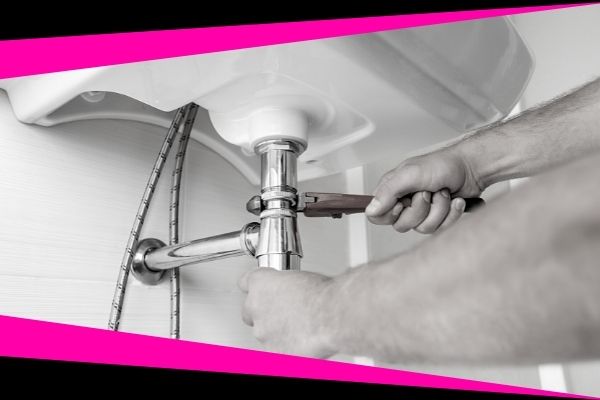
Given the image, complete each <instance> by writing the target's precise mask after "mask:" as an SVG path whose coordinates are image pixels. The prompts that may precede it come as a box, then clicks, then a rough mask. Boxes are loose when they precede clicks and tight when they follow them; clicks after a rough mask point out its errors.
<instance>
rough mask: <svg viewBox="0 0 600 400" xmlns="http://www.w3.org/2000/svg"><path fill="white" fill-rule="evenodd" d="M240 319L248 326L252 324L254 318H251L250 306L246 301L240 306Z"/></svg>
mask: <svg viewBox="0 0 600 400" xmlns="http://www.w3.org/2000/svg"><path fill="white" fill-rule="evenodd" d="M242 321H244V323H245V324H246V325H248V326H254V319H253V318H252V312H251V311H250V307H249V306H248V304H247V302H246V304H244V307H242Z"/></svg>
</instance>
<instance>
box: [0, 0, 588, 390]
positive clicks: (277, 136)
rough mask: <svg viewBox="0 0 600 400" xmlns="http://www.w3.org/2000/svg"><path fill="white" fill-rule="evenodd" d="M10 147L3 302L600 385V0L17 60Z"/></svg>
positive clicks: (375, 362)
mask: <svg viewBox="0 0 600 400" xmlns="http://www.w3.org/2000/svg"><path fill="white" fill-rule="evenodd" d="M0 153H1V155H0V221H1V223H0V314H1V315H7V316H14V317H22V318H30V319H36V320H42V321H50V322H59V323H66V324H72V325H78V326H84V327H93V328H101V329H108V330H112V331H122V332H130V333H138V334H143V335H150V336H158V337H164V338H172V339H181V340H186V341H193V342H203V343H210V344H217V345H224V346H233V347H238V348H243V349H257V350H264V351H269V352H275V353H284V354H289V355H298V356H304V357H312V358H319V359H330V360H335V361H343V362H350V363H356V364H360V365H371V366H379V367H385V368H392V369H400V370H409V371H416V372H421V373H431V374H436V375H442V376H448V377H458V378H467V379H473V380H478V381H487V382H494V383H501V384H509V385H517V386H524V387H527V388H536V389H544V390H550V391H556V392H566V393H577V394H583V395H590V396H594V395H595V396H600V379H598V378H599V377H600V200H599V199H600V5H592V6H586V7H573V8H564V9H556V10H550V11H543V12H532V13H523V14H518V15H510V16H502V17H494V18H483V19H474V20H470V21H461V22H453V23H443V24H437V25H431V26H423V27H415V28H410V29H396V30H388V31H381V32H373V33H368V34H360V35H351V36H340V37H334V38H325V39H319V40H308V41H300V42H295V43H285V44H278V45H269V46H262V47H253V48H241V49H237V50H230V51H220V52H213V53H206V54H198V55H192V56H184V57H174V58H165V59H158V60H150V61H143V62H133V63H127V64H118V65H108V66H99V67H93V68H85V69H77V70H70V71H63V72H53V73H47V74H39V75H31V76H23V77H16V78H9V79H2V80H0ZM169 343H171V342H169Z"/></svg>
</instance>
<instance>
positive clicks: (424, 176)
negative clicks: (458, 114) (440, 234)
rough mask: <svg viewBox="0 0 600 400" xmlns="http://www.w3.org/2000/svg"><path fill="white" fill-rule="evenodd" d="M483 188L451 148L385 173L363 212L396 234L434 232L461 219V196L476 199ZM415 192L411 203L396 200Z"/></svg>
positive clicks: (462, 203) (462, 158) (463, 158)
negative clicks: (411, 231)
mask: <svg viewBox="0 0 600 400" xmlns="http://www.w3.org/2000/svg"><path fill="white" fill-rule="evenodd" d="M481 192H482V188H480V186H479V183H478V182H477V178H476V177H475V174H474V173H473V171H472V170H471V167H470V166H469V162H468V160H466V159H465V157H463V156H462V155H461V154H460V153H459V152H457V151H454V150H453V149H452V148H445V149H442V150H438V151H436V152H433V153H430V154H426V155H423V156H418V157H413V158H409V159H408V160H406V161H404V162H403V163H402V164H400V165H399V166H398V167H396V168H395V169H393V170H391V171H389V172H388V173H386V174H385V175H384V176H383V177H382V178H381V180H380V182H379V184H378V185H377V188H376V189H375V193H374V195H375V197H374V199H373V200H372V201H371V204H369V207H367V209H366V211H365V212H366V215H367V217H368V218H369V220H370V221H371V222H372V223H374V224H377V225H393V227H394V229H395V230H397V231H398V232H407V231H409V230H411V229H414V230H416V231H417V232H420V233H433V232H435V231H436V230H438V229H443V228H445V227H447V226H448V225H450V224H452V223H453V222H455V221H456V220H458V219H459V218H460V216H461V215H462V213H463V212H464V209H465V201H464V199H463V198H464V197H476V196H478V195H479V194H481ZM411 193H414V194H413V195H412V204H411V205H410V206H408V207H406V206H404V205H403V204H402V202H400V201H398V199H400V198H402V197H404V196H406V195H408V194H411Z"/></svg>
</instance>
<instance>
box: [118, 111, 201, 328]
mask: <svg viewBox="0 0 600 400" xmlns="http://www.w3.org/2000/svg"><path fill="white" fill-rule="evenodd" d="M189 108H190V105H187V106H185V107H182V108H180V109H178V110H177V112H176V113H175V117H174V118H173V122H172V123H171V126H170V127H169V130H168V131H167V135H166V136H165V139H164V141H163V144H162V147H161V149H160V152H159V153H158V157H157V158H156V161H155V162H154V167H153V169H152V173H151V174H150V178H149V179H148V183H147V184H146V189H145V190H144V194H143V196H142V201H141V202H140V205H139V207H138V211H137V214H136V216H135V220H134V222H133V227H132V229H131V233H130V234H129V240H128V241H127V247H126V249H125V254H124V255H123V260H122V261H121V267H120V269H119V276H118V278H117V286H116V288H115V294H114V296H113V300H112V306H111V309H110V317H109V320H108V329H110V330H113V331H116V330H119V322H120V320H121V311H122V310H123V301H124V299H125V290H126V288H127V279H128V278H129V270H130V268H131V263H132V261H133V256H134V249H136V248H137V247H138V246H137V244H138V240H139V237H140V231H141V229H142V226H143V225H144V220H145V218H146V214H147V213H148V207H149V205H150V202H151V201H152V196H153V194H154V189H155V188H156V183H157V182H158V178H159V177H160V174H161V172H162V169H163V167H164V165H165V161H166V159H167V156H168V155H169V151H170V150H171V146H172V144H173V138H174V137H175V135H176V134H177V131H178V130H179V125H180V124H181V121H182V119H183V117H184V115H185V114H186V113H187V111H188V110H189Z"/></svg>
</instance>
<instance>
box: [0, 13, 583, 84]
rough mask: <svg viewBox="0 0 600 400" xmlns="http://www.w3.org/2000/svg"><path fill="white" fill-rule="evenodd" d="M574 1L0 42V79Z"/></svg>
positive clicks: (317, 37) (426, 23)
mask: <svg viewBox="0 0 600 400" xmlns="http://www.w3.org/2000/svg"><path fill="white" fill-rule="evenodd" d="M574 6H577V5H573V4H571V5H552V6H538V7H518V8H501V9H492V10H476V11H457V12H442V13H431V14H413V15H397V16H384V17H368V18H349V19H337V20H321V21H303V22H289V23H273V24H262V25H260V24H259V25H239V26H224V27H212V28H195V29H179V30H165V31H149V32H134V33H115V34H102V35H86V36H65V37H53V38H39V39H20V40H6V41H0V54H1V55H2V62H0V78H10V77H16V76H24V75H34V74H43V73H48V72H56V71H66V70H72V69H80V68H89V67H97V66H103V65H114V64H124V63H131V62H137V61H147V60H156V59H162V58H170V57H180V56H188V55H193V54H201V53H210V52H217V51H225V50H233V49H240V48H247V47H257V46H266V45H273V44H281V43H289V42H298V41H305V40H314V39H321V38H327V37H336V36H345V35H354V34H361V33H369V32H377V31H384V30H390V29H400V28H409V27H415V26H423V25H433V24H441V23H448V22H456V21H464V20H472V19H478V18H489V17H498V16H503V15H509V14H521V13H530V12H536V11H545V10H553V9H557V8H564V7H574Z"/></svg>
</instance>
